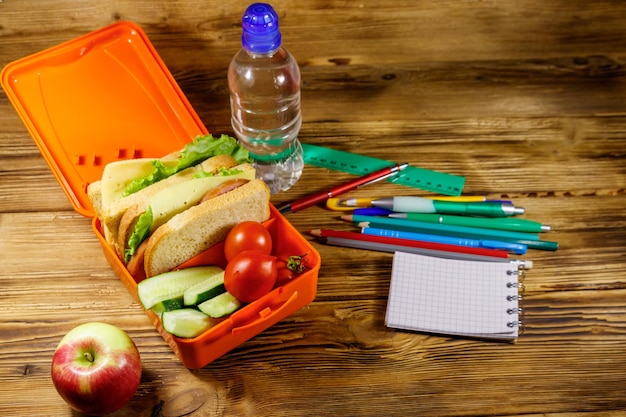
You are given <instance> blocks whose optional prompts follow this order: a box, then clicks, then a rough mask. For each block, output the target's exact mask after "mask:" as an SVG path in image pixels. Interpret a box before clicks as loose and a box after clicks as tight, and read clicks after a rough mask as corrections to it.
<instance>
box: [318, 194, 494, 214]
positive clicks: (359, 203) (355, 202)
mask: <svg viewBox="0 0 626 417" xmlns="http://www.w3.org/2000/svg"><path fill="white" fill-rule="evenodd" d="M425 198H428V199H429V200H437V201H455V202H463V203H478V202H484V201H491V200H487V197H485V196H473V195H468V196H463V195H461V196H432V197H425ZM331 200H334V201H332V202H331ZM373 200H376V198H368V197H359V198H348V199H339V198H335V199H329V200H328V204H329V207H328V208H330V209H339V210H342V209H343V208H344V207H346V208H347V207H370V206H371V205H372V201H373Z"/></svg>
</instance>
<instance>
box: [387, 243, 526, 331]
mask: <svg viewBox="0 0 626 417" xmlns="http://www.w3.org/2000/svg"><path fill="white" fill-rule="evenodd" d="M517 282H518V280H517V267H516V266H515V265H514V264H512V263H509V262H485V261H468V260H455V259H444V258H437V257H432V256H424V255H418V254H410V253H403V252H396V253H395V255H394V259H393V267H392V274H391V287H390V290H389V300H388V304H387V314H386V319H385V322H386V325H387V326H388V327H393V328H398V329H406V330H416V331H424V332H429V333H444V334H451V335H467V336H476V337H495V338H502V339H514V338H516V337H517V334H518V331H517V327H515V326H514V327H510V325H509V323H512V322H513V323H515V322H517V320H518V314H517V307H518V302H517V297H516V296H517V295H518V290H517V288H516V286H510V285H507V284H509V283H517ZM509 296H512V297H513V300H509V299H508V298H507V297H509ZM511 309H513V311H511Z"/></svg>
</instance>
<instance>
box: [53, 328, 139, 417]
mask: <svg viewBox="0 0 626 417" xmlns="http://www.w3.org/2000/svg"><path fill="white" fill-rule="evenodd" d="M140 379H141V359H140V357H139V352H138V351H137V347H136V346H135V343H134V342H133V341H132V339H131V338H130V337H129V336H128V334H126V332H125V331H124V330H122V329H120V328H118V327H115V326H112V325H110V324H106V323H85V324H82V325H80V326H78V327H75V328H74V329H72V330H70V332H69V333H67V334H66V335H65V337H63V339H61V342H59V346H58V347H57V349H56V351H55V352H54V356H53V358H52V382H54V387H55V388H56V390H57V391H58V393H59V395H61V397H63V399H64V400H65V401H66V402H67V403H68V404H69V405H70V406H71V407H72V408H73V409H75V410H77V411H80V412H82V413H85V414H89V415H102V414H108V413H112V412H114V411H116V410H118V409H120V408H122V407H123V406H124V405H126V404H127V403H128V402H129V401H130V399H131V398H132V397H133V396H134V395H135V392H136V391H137V387H138V386H139V380H140Z"/></svg>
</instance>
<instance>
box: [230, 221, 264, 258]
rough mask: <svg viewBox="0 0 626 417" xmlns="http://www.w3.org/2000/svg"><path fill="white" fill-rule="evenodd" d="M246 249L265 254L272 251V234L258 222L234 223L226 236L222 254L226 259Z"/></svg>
mask: <svg viewBox="0 0 626 417" xmlns="http://www.w3.org/2000/svg"><path fill="white" fill-rule="evenodd" d="M247 250H258V251H260V252H262V253H265V254H266V255H269V254H271V253H272V236H271V235H270V232H268V230H267V229H266V228H265V226H263V225H262V224H261V223H259V222H254V221H245V222H241V223H239V224H237V225H235V227H233V228H232V229H231V230H230V232H228V235H227V236H226V240H225V241H224V255H225V256H226V260H227V261H230V260H231V259H233V258H234V257H235V256H237V254H239V253H241V252H243V251H247Z"/></svg>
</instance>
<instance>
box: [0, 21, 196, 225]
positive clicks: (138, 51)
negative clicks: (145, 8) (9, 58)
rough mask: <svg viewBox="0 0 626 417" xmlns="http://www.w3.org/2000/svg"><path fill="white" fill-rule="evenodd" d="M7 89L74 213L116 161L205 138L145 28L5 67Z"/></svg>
mask: <svg viewBox="0 0 626 417" xmlns="http://www.w3.org/2000/svg"><path fill="white" fill-rule="evenodd" d="M1 78H2V87H3V89H4V91H5V92H6V94H7V96H8V97H9V99H10V100H11V102H12V104H13V106H14V107H15V109H16V110H17V112H18V114H19V116H20V117H21V119H22V121H23V122H24V124H25V125H26V128H27V129H28V131H29V132H30V135H31V136H32V137H33V139H34V141H35V143H36V144H37V147H38V148H39V150H40V152H41V154H42V155H43V157H44V158H45V160H46V162H47V163H48V165H49V166H50V168H51V170H52V172H53V173H54V175H55V177H56V178H57V181H58V182H59V184H61V187H62V188H63V190H64V191H65V194H66V195H67V197H68V199H69V200H70V202H71V204H72V206H73V207H74V209H75V210H76V211H77V212H79V213H81V214H82V215H84V216H88V217H93V216H94V212H93V207H92V206H91V203H90V201H89V199H88V198H87V186H88V185H89V184H90V183H91V182H93V181H96V180H99V179H100V177H101V175H102V170H103V169H104V166H105V165H106V164H107V163H109V162H111V161H115V160H120V159H133V158H158V157H161V156H163V155H166V154H168V153H170V152H173V151H175V150H177V149H180V148H182V147H183V146H184V145H185V144H186V143H188V142H190V141H192V140H193V138H195V137H196V136H197V135H199V134H205V133H207V130H206V128H205V127H204V125H203V124H202V122H201V120H200V118H199V117H198V115H197V114H196V113H195V111H194V110H193V108H192V107H191V105H190V103H189V102H188V101H187V99H186V98H185V95H184V94H183V92H182V90H181V89H180V87H179V86H178V84H177V83H176V81H175V80H174V77H172V75H171V73H170V72H169V70H168V69H167V67H166V66H165V64H164V62H163V61H162V60H161V58H160V57H159V55H158V54H157V52H156V50H155V48H154V47H153V45H152V44H151V43H150V41H149V39H148V37H147V36H146V34H145V33H144V32H143V30H142V29H141V28H140V27H139V26H137V25H135V24H133V23H130V22H118V23H115V24H112V25H110V26H107V27H104V28H102V29H100V30H96V31H94V32H91V33H88V34H86V35H84V36H81V37H79V38H76V39H73V40H70V41H68V42H65V43H62V44H60V45H57V46H55V47H52V48H50V49H47V50H44V51H42V52H39V53H36V54H34V55H31V56H28V57H25V58H22V59H19V60H17V61H14V62H12V63H9V64H8V65H6V66H5V67H4V68H3V70H2V75H1Z"/></svg>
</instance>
